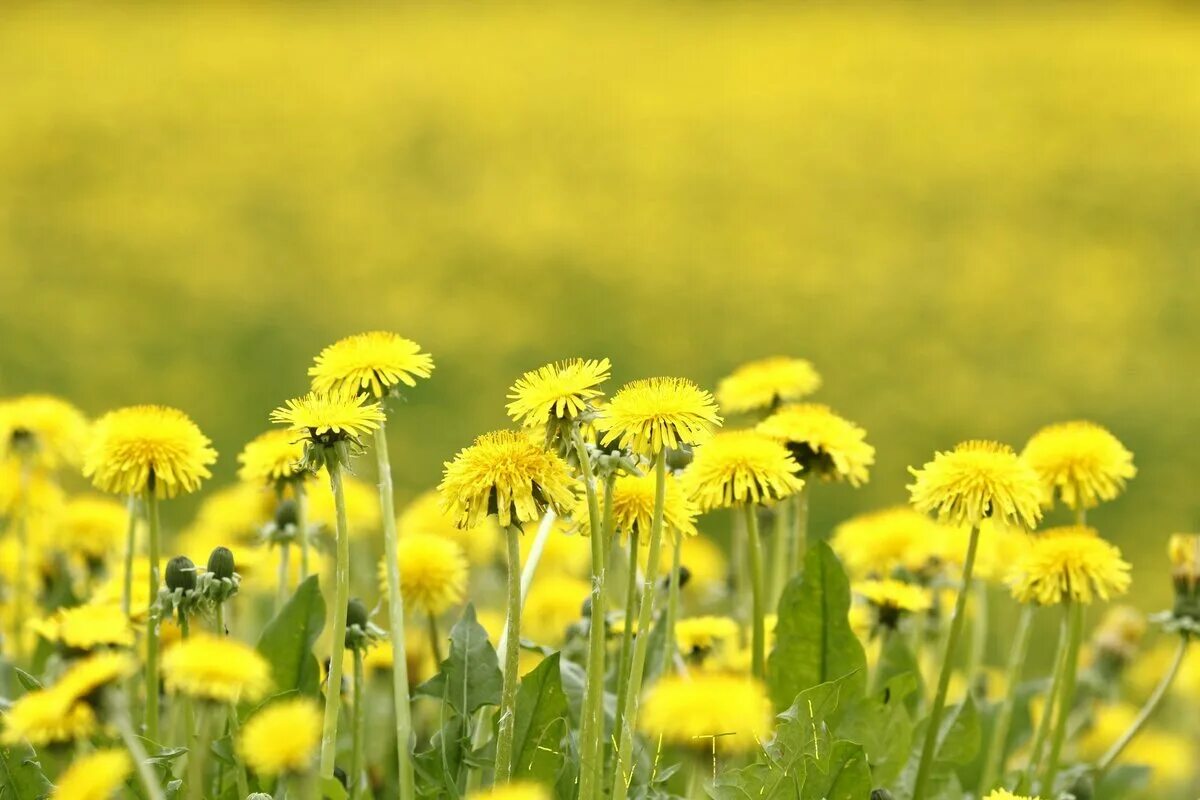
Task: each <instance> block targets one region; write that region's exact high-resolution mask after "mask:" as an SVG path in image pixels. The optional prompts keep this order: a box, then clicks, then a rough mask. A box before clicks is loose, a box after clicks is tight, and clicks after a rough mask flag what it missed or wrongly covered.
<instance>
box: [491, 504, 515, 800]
mask: <svg viewBox="0 0 1200 800" xmlns="http://www.w3.org/2000/svg"><path fill="white" fill-rule="evenodd" d="M507 534H508V535H507V539H508V622H507V625H506V626H505V628H506V633H507V637H506V641H507V644H508V646H507V647H506V648H505V650H504V683H503V685H502V686H501V689H500V719H499V722H498V725H497V733H496V784H497V785H503V784H506V783H508V782H509V781H510V780H512V768H513V765H512V749H513V734H514V733H515V731H516V721H517V720H516V714H517V678H518V676H517V671H518V669H520V654H521V541H520V539H521V529H520V528H519V527H517V526H516V525H515V524H514V525H509V526H508V531H507Z"/></svg>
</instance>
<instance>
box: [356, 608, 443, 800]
mask: <svg viewBox="0 0 1200 800" xmlns="http://www.w3.org/2000/svg"><path fill="white" fill-rule="evenodd" d="M430 619H432V617H430ZM439 663H440V659H439ZM364 680H365V671H364V670H363V655H362V650H361V649H360V648H358V647H356V648H354V720H353V722H352V723H351V726H352V727H351V733H352V736H353V745H352V748H351V750H350V793H349V794H350V800H355V798H357V797H358V795H359V789H360V788H361V787H362V783H363V780H362V777H363V742H364V741H365V737H366V721H367V715H366V714H365V713H364V712H365V709H364V708H363V682H364Z"/></svg>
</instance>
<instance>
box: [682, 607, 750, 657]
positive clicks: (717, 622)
mask: <svg viewBox="0 0 1200 800" xmlns="http://www.w3.org/2000/svg"><path fill="white" fill-rule="evenodd" d="M740 634H741V628H740V627H738V624H737V620H735V619H733V618H732V617H716V616H702V617H684V618H683V619H681V620H678V621H677V622H676V623H675V642H676V644H677V645H678V646H679V652H681V653H683V654H684V655H685V656H694V655H699V654H702V653H706V652H708V651H710V650H713V649H715V648H718V647H723V646H724V645H726V644H731V643H732V644H736V642H737V639H738V636H739V635H740Z"/></svg>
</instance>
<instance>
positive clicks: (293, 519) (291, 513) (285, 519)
mask: <svg viewBox="0 0 1200 800" xmlns="http://www.w3.org/2000/svg"><path fill="white" fill-rule="evenodd" d="M299 521H300V513H299V508H298V507H297V505H296V501H295V500H292V499H287V500H281V501H280V503H279V505H277V506H276V507H275V527H277V528H279V529H280V530H283V529H285V528H287V527H288V526H289V525H296V524H297V523H299Z"/></svg>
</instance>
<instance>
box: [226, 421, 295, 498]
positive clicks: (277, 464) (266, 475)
mask: <svg viewBox="0 0 1200 800" xmlns="http://www.w3.org/2000/svg"><path fill="white" fill-rule="evenodd" d="M238 463H239V464H241V466H240V467H238V477H239V478H241V479H242V480H243V481H246V482H247V483H256V484H260V485H264V486H272V487H278V486H280V485H282V484H285V483H288V482H289V481H296V480H304V479H305V478H307V477H309V476H310V475H311V474H312V473H310V472H309V471H308V470H307V469H306V468H305V466H304V441H303V439H302V438H301V437H300V436H299V434H297V433H296V432H295V431H291V430H280V429H275V430H270V431H267V432H266V433H262V434H259V435H258V436H256V437H254V438H253V439H251V440H250V441H249V442H247V443H246V446H245V447H243V448H242V452H241V453H239V454H238Z"/></svg>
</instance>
